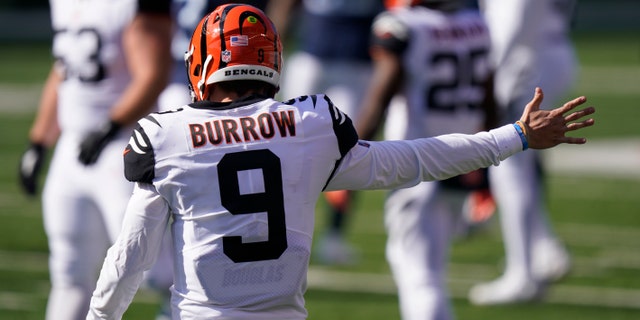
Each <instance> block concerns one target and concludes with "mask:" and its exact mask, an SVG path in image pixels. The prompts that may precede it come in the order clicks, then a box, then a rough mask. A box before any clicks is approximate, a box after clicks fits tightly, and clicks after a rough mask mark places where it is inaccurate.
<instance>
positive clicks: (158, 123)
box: [144, 114, 162, 128]
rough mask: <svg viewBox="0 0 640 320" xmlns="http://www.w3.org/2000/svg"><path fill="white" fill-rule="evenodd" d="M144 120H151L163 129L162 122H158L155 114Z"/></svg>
mask: <svg viewBox="0 0 640 320" xmlns="http://www.w3.org/2000/svg"><path fill="white" fill-rule="evenodd" d="M144 119H145V120H149V121H150V122H153V123H154V124H155V125H157V126H158V127H160V128H162V125H160V122H158V120H157V119H156V118H155V117H154V116H153V114H150V115H148V116H146V117H144Z"/></svg>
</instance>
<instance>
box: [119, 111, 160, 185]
mask: <svg viewBox="0 0 640 320" xmlns="http://www.w3.org/2000/svg"><path fill="white" fill-rule="evenodd" d="M155 163H156V161H155V152H154V150H153V146H152V145H151V141H150V140H149V137H148V136H147V134H146V133H145V132H144V129H143V128H142V127H141V126H140V124H138V125H137V126H136V128H135V129H134V130H133V133H132V134H131V138H130V139H129V144H128V145H127V148H126V149H125V151H124V175H125V178H127V180H129V181H132V182H145V183H152V182H153V178H155Z"/></svg>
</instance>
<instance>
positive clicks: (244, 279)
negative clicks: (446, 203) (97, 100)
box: [89, 95, 522, 319]
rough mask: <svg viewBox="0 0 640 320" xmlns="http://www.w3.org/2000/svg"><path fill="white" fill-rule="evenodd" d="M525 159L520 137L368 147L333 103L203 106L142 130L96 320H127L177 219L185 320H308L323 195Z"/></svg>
mask: <svg viewBox="0 0 640 320" xmlns="http://www.w3.org/2000/svg"><path fill="white" fill-rule="evenodd" d="M520 150H522V143H521V141H520V138H519V136H518V134H517V132H516V131H515V129H514V127H513V125H508V126H505V127H502V128H499V129H495V130H492V131H491V132H483V133H479V134H476V135H450V136H446V137H438V138H431V139H419V140H414V141H385V142H370V141H359V140H358V137H357V134H356V131H355V128H354V127H353V124H352V122H351V120H350V119H349V118H348V117H347V116H346V115H345V114H344V113H343V112H341V111H340V110H339V109H338V108H336V107H335V106H334V105H333V103H332V102H331V101H330V100H329V99H328V98H327V97H326V96H324V95H312V96H303V97H299V98H297V99H294V100H290V101H287V102H278V101H276V100H273V99H268V98H264V97H251V98H248V99H245V100H242V101H236V102H233V103H213V102H206V101H205V102H197V103H193V104H190V105H187V106H184V107H182V108H180V109H177V110H174V111H168V112H162V113H153V114H151V115H149V116H147V117H146V118H144V119H142V120H140V121H139V122H138V126H137V127H136V129H135V130H134V132H133V134H132V137H131V139H130V141H129V145H128V146H127V149H126V150H125V154H124V160H125V175H126V177H127V178H128V179H129V180H131V181H136V182H137V184H136V188H135V190H134V193H133V196H132V199H131V201H130V202H129V207H128V208H127V213H126V216H125V221H124V225H123V229H122V232H121V234H120V236H119V238H118V240H117V241H116V243H115V244H114V246H113V247H111V248H110V249H109V252H108V254H107V258H106V259H105V263H104V265H103V268H102V272H101V275H100V280H99V281H98V284H97V289H96V291H94V296H93V299H92V302H91V313H90V317H89V319H94V318H95V319H102V318H109V319H111V318H110V317H115V318H118V317H119V316H121V315H122V313H123V312H124V311H125V310H126V308H127V306H128V304H129V303H130V301H131V299H132V298H133V296H134V294H135V291H136V289H137V286H138V285H139V283H140V281H141V280H142V273H143V271H144V269H145V268H149V267H150V266H151V265H152V264H153V261H154V259H155V255H156V253H157V252H158V248H159V242H160V239H161V238H162V234H163V232H164V230H165V229H166V223H167V221H169V217H170V215H171V217H172V220H173V223H172V233H173V239H174V250H175V252H174V253H175V257H176V258H175V259H176V261H175V268H174V269H175V274H174V281H175V283H174V287H173V291H172V293H173V295H172V304H173V307H174V310H173V316H174V318H180V319H213V318H217V317H220V318H225V319H227V318H233V319H239V318H242V319H265V318H269V319H304V318H306V316H307V313H306V310H305V307H304V297H303V294H304V292H305V290H306V276H307V268H308V264H309V256H310V251H311V243H312V234H313V229H314V210H315V205H316V201H317V198H318V196H319V195H320V193H321V192H322V191H323V190H340V189H379V188H397V187H403V186H411V185H415V184H417V183H419V182H420V181H424V180H434V179H443V178H447V177H451V176H454V175H457V174H460V173H464V172H469V171H471V170H474V169H477V168H479V167H487V166H489V165H492V164H498V163H499V162H500V161H501V160H503V159H505V158H506V157H508V156H510V155H512V154H514V153H516V152H518V151H520Z"/></svg>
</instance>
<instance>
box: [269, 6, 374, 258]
mask: <svg viewBox="0 0 640 320" xmlns="http://www.w3.org/2000/svg"><path fill="white" fill-rule="evenodd" d="M267 10H268V11H267V14H268V15H269V17H270V18H271V19H272V20H273V22H274V24H275V25H276V29H277V30H278V31H279V32H281V34H282V36H283V39H288V43H289V44H291V45H290V49H289V56H288V57H287V58H286V59H285V65H284V70H285V72H284V73H283V74H284V75H283V79H282V85H281V90H280V93H279V96H280V97H281V98H282V99H290V98H293V97H298V96H301V95H306V94H312V93H316V92H324V93H326V94H327V95H329V96H330V97H331V100H332V101H334V102H335V103H336V105H339V106H340V109H341V110H342V111H343V112H345V113H346V114H348V115H349V116H350V117H352V119H354V121H355V122H358V120H357V119H355V118H354V117H355V115H356V114H357V112H358V110H357V108H358V107H359V105H360V102H361V101H362V99H363V97H364V92H365V90H366V85H367V83H368V81H369V79H370V77H371V73H372V69H371V59H370V57H369V52H368V47H369V34H370V30H371V23H372V21H373V18H374V17H375V16H376V15H377V14H378V13H380V12H381V11H382V10H384V4H383V0H362V1H344V0H298V1H297V0H276V1H270V2H269V5H268V7H267ZM292 21H293V22H295V25H290V22H292ZM287 30H288V31H289V35H288V36H287V33H286V32H285V31H287ZM324 196H325V200H326V204H327V206H328V210H329V221H328V223H327V230H325V232H324V233H323V234H322V235H321V236H320V239H319V243H318V247H317V251H316V255H315V256H316V257H317V258H318V260H319V262H321V263H326V264H337V265H345V264H353V263H355V262H356V261H357V259H358V254H357V251H356V250H355V249H354V248H353V247H352V246H351V245H350V244H349V243H348V242H347V241H346V239H345V234H346V228H347V221H346V219H347V216H348V213H347V212H349V211H352V209H353V208H352V207H353V204H354V199H353V196H354V193H353V192H350V191H344V190H341V191H333V192H325V193H324Z"/></svg>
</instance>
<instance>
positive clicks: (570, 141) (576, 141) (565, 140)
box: [559, 137, 587, 144]
mask: <svg viewBox="0 0 640 320" xmlns="http://www.w3.org/2000/svg"><path fill="white" fill-rule="evenodd" d="M559 141H560V143H566V144H585V143H587V139H586V138H576V137H562V138H560V140H559Z"/></svg>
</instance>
